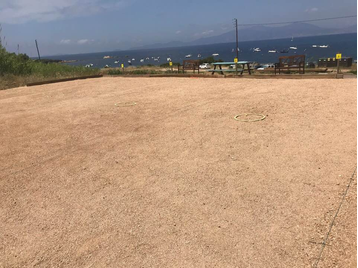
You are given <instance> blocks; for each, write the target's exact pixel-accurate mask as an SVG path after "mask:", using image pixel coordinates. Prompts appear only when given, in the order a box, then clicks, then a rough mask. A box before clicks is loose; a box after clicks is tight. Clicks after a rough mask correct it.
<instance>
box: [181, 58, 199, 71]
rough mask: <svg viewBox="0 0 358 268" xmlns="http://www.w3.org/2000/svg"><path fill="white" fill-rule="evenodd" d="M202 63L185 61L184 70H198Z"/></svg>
mask: <svg viewBox="0 0 358 268" xmlns="http://www.w3.org/2000/svg"><path fill="white" fill-rule="evenodd" d="M199 64H200V61H199V60H184V61H183V68H184V69H190V70H193V69H198V68H199Z"/></svg>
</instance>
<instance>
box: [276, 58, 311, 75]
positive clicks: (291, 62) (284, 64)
mask: <svg viewBox="0 0 358 268" xmlns="http://www.w3.org/2000/svg"><path fill="white" fill-rule="evenodd" d="M278 60H279V62H278V63H275V74H276V70H278V73H279V74H281V70H288V71H289V70H290V69H298V72H299V73H301V72H302V74H304V73H305V55H294V56H283V57H279V58H278Z"/></svg>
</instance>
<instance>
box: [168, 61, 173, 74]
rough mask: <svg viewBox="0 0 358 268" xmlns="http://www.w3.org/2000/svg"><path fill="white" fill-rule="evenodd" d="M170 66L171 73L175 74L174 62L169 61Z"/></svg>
mask: <svg viewBox="0 0 358 268" xmlns="http://www.w3.org/2000/svg"><path fill="white" fill-rule="evenodd" d="M169 66H170V70H171V72H173V62H172V61H169Z"/></svg>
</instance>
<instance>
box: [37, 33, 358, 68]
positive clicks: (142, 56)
mask: <svg viewBox="0 0 358 268" xmlns="http://www.w3.org/2000/svg"><path fill="white" fill-rule="evenodd" d="M313 45H317V46H320V45H327V46H328V47H327V48H319V47H312V46H313ZM235 46H236V45H235V43H219V44H211V45H199V46H183V47H168V48H151V49H145V48H144V49H134V50H120V51H107V52H95V53H85V54H70V55H56V56H44V57H43V58H47V59H55V60H64V61H71V62H67V63H66V64H68V65H75V66H79V65H80V66H81V65H83V66H85V65H87V64H93V67H94V68H103V67H105V66H106V65H108V66H109V67H119V66H120V65H121V64H124V66H125V67H128V66H130V65H131V66H143V65H148V64H151V65H160V64H163V63H166V62H167V60H168V58H170V59H171V60H172V62H182V61H183V60H185V59H189V58H186V56H187V55H191V57H190V59H200V58H199V57H198V55H199V56H201V58H206V57H210V56H212V54H214V53H215V54H219V55H218V56H216V57H215V58H216V59H218V60H219V59H221V60H224V61H233V59H234V58H235V56H236V53H235ZM290 47H297V49H296V50H290V49H289V48H290ZM253 48H260V50H261V51H260V52H254V51H253ZM239 49H240V52H239V60H247V61H253V62H258V63H274V62H277V61H278V58H279V57H280V56H288V55H295V54H296V55H305V56H306V62H317V61H318V59H319V58H324V57H335V55H336V53H338V52H340V53H342V56H343V57H352V58H353V60H356V59H357V33H350V34H336V35H323V36H309V37H297V38H294V39H293V40H292V39H291V38H285V39H273V40H260V41H244V42H240V41H239ZM269 50H277V52H278V53H269V52H268V51H269ZM282 50H288V53H280V51H282ZM105 56H109V58H106V59H104V58H103V57H105ZM140 60H143V62H141V61H140ZM115 61H116V62H117V63H115ZM128 61H131V64H129V62H128Z"/></svg>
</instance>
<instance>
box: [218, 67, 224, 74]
mask: <svg viewBox="0 0 358 268" xmlns="http://www.w3.org/2000/svg"><path fill="white" fill-rule="evenodd" d="M219 68H220V70H221V72H220V73H221V74H222V75H224V72H223V71H222V68H221V65H219Z"/></svg>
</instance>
